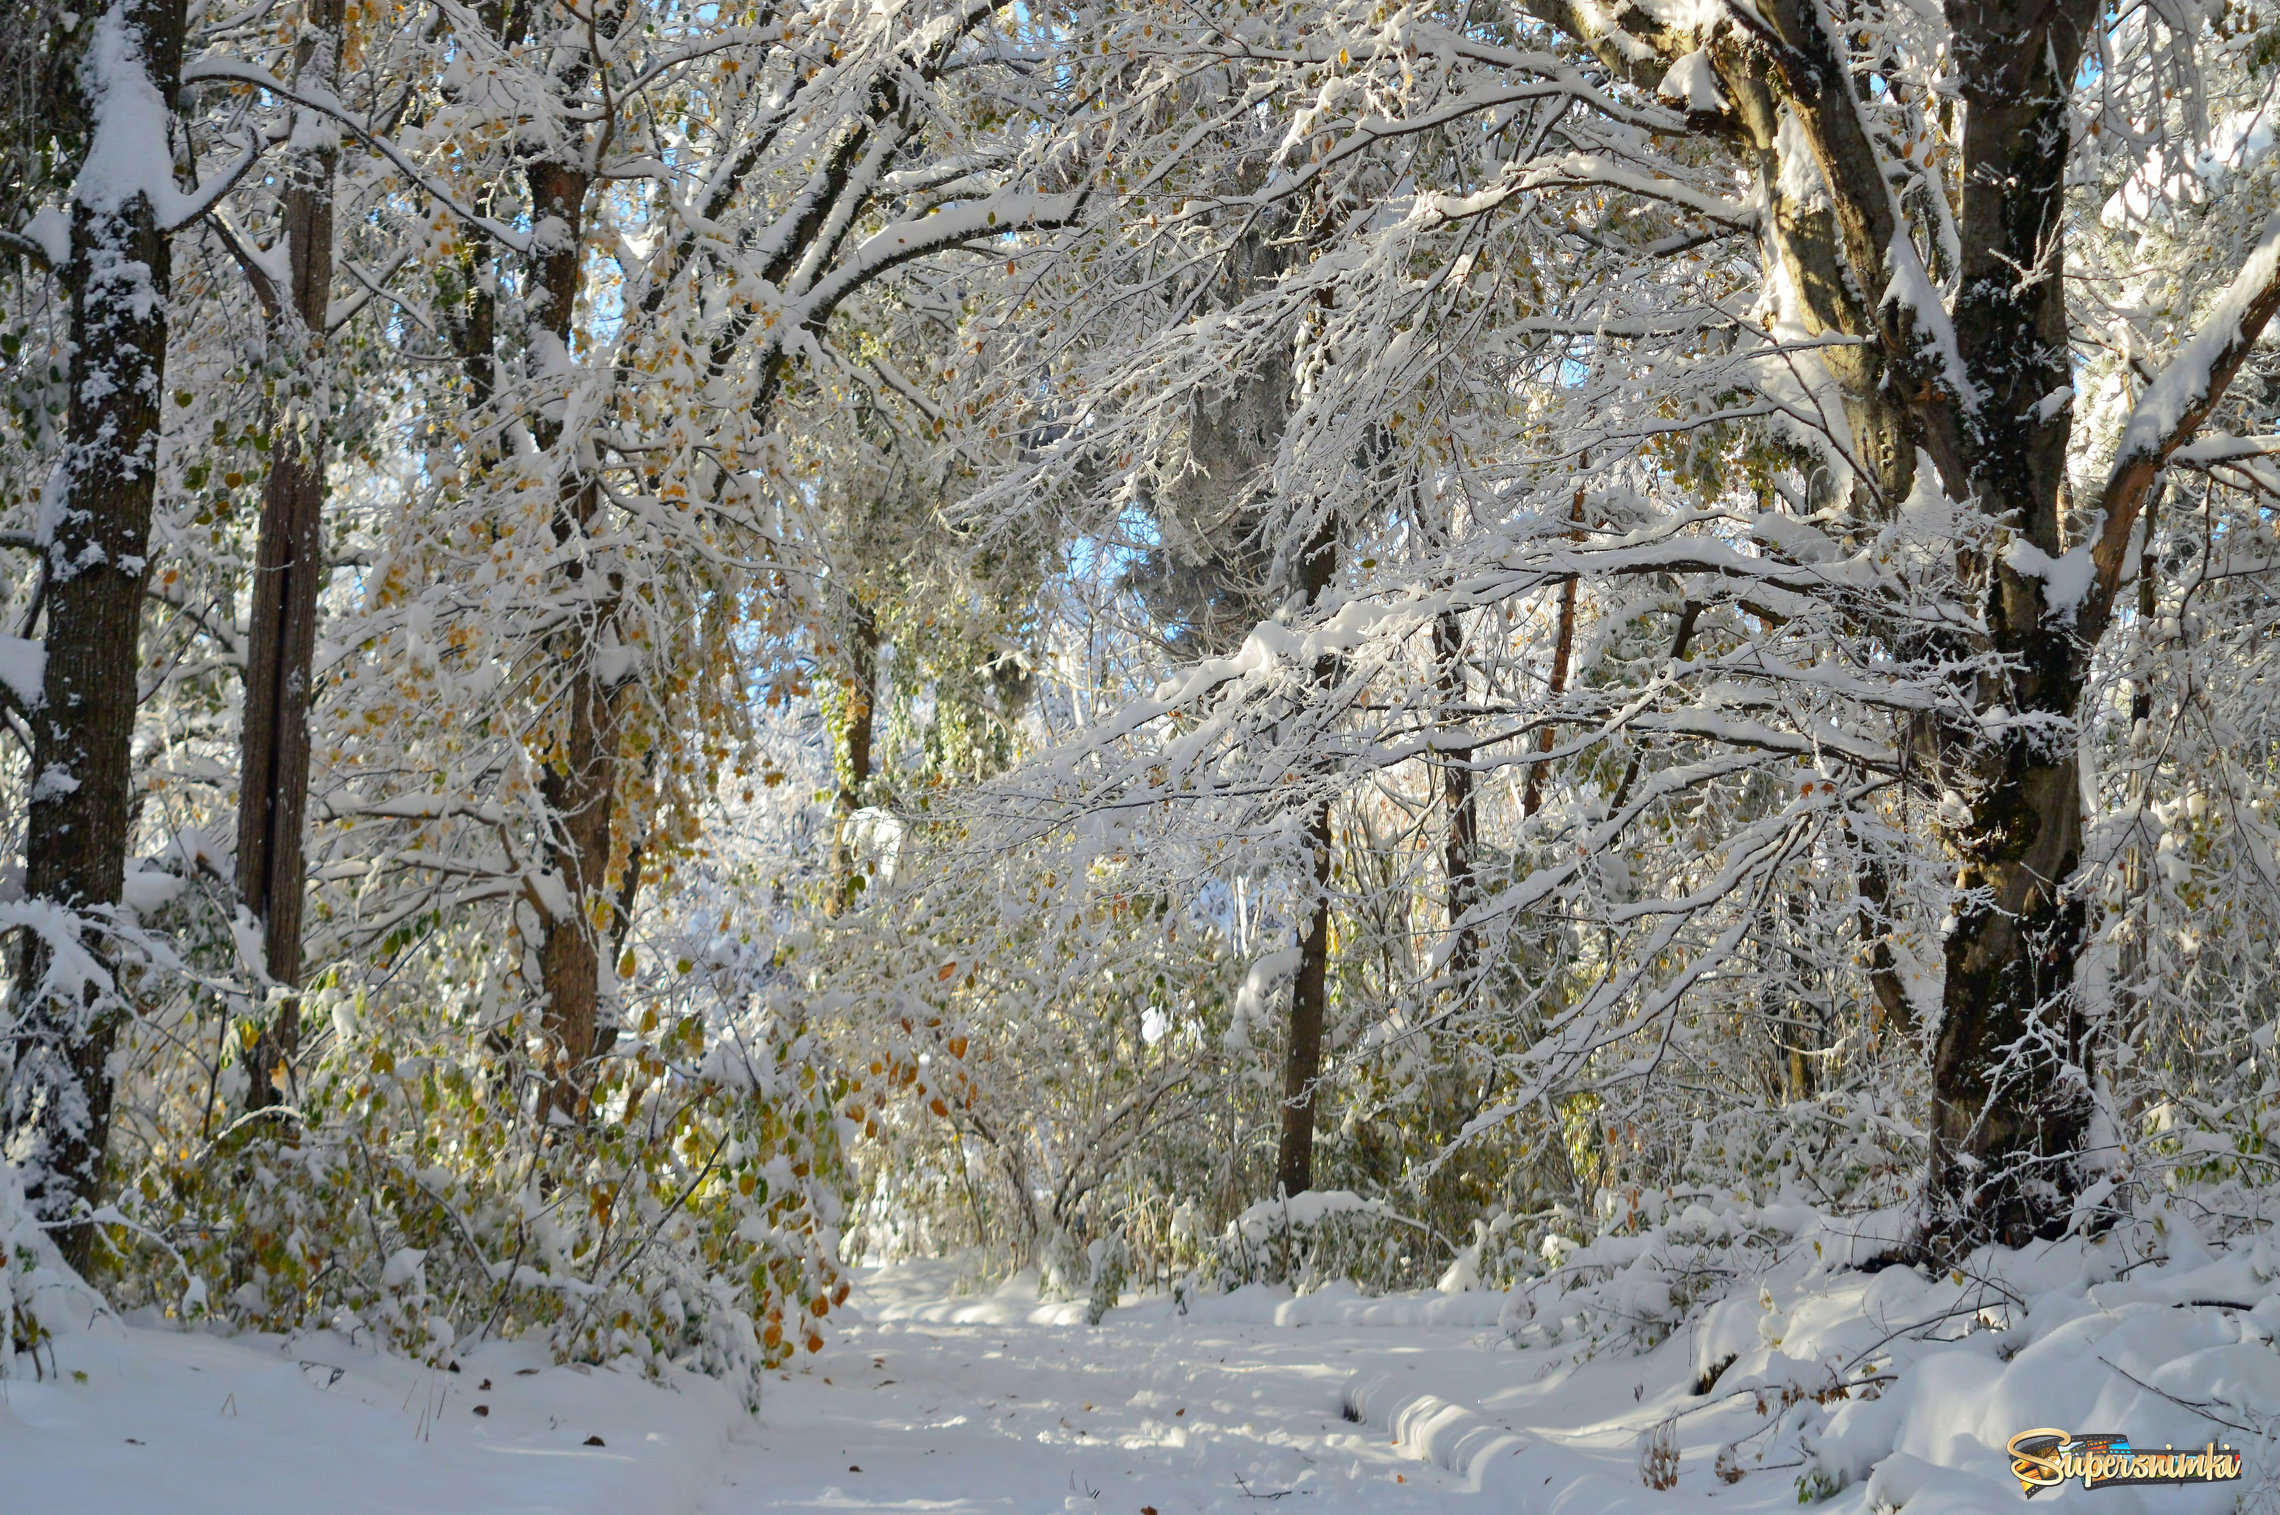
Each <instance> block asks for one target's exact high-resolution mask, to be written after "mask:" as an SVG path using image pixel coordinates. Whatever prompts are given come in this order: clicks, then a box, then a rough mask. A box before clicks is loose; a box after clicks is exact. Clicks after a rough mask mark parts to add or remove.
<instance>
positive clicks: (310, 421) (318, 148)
mask: <svg viewBox="0 0 2280 1515" xmlns="http://www.w3.org/2000/svg"><path fill="white" fill-rule="evenodd" d="M342 9H343V0H310V5H309V8H308V15H307V19H306V21H305V23H304V27H303V31H302V40H301V49H300V58H299V65H300V67H299V72H298V77H299V79H300V80H301V81H302V82H303V84H304V85H305V86H306V87H308V88H310V89H312V90H317V91H322V92H324V93H327V94H330V93H331V92H332V91H333V88H334V79H335V77H336V75H337V74H338V67H337V63H338V59H339V56H340V41H341V20H342ZM306 137H307V141H306V142H305V143H304V144H303V145H299V146H296V147H295V148H294V149H293V150H292V151H291V153H290V154H289V156H288V157H287V159H286V163H285V173H286V189H285V196H284V202H285V203H284V214H283V223H282V226H281V227H280V230H281V231H282V233H283V236H284V241H285V253H286V257H287V268H288V270H289V277H290V280H291V283H290V287H289V288H287V289H285V290H281V291H277V292H275V294H274V295H273V296H272V299H273V304H274V308H273V309H272V311H271V335H272V340H273V341H275V342H276V343H277V344H278V346H279V347H280V348H281V349H282V354H281V355H282V356H284V357H285V359H286V361H287V363H288V364H289V365H290V367H291V369H292V373H293V388H292V390H291V391H290V399H289V401H288V403H287V404H286V406H285V414H284V418H283V424H282V425H280V426H279V427H278V437H277V445H276V447H275V449H274V461H273V462H272V463H271V464H270V469H269V477H268V479H267V480H266V481H264V483H263V486H262V495H261V545H260V549H259V555H258V557H257V559H256V561H255V568H254V580H253V624H252V628H251V629H252V635H251V637H250V638H249V640H248V646H247V652H246V669H245V716H244V721H243V725H242V729H241V733H240V736H239V743H238V855H237V874H238V893H239V895H240V896H241V897H242V898H243V899H244V901H245V903H246V906H247V908H248V909H250V910H252V911H253V913H254V916H255V917H256V918H257V919H258V920H259V921H260V922H261V929H262V950H263V954H264V956H265V958H266V959H267V963H266V966H267V968H268V970H269V976H270V978H272V979H273V980H275V981H276V982H277V983H278V984H280V985H282V986H283V987H285V988H286V989H287V990H292V989H297V988H299V987H300V983H301V907H302V892H303V876H304V874H305V872H306V869H305V867H304V863H303V859H304V856H305V847H304V843H305V841H306V837H305V833H304V823H305V820H306V817H307V813H308V805H309V705H310V700H311V698H312V693H313V692H312V690H311V687H310V674H311V664H312V661H313V659H314V658H315V655H316V645H317V595H318V592H319V590H320V589H321V588H322V587H323V581H324V572H325V565H324V540H323V526H324V508H325V460H326V448H327V426H326V423H327V420H328V413H329V411H330V408H331V403H332V401H331V371H330V360H329V357H328V355H327V353H326V351H325V316H326V310H327V307H328V306H329V305H330V304H331V300H332V275H333V209H332V202H333V171H334V167H335V164H336V162H337V160H338V158H339V150H338V148H337V147H336V146H335V145H334V143H333V139H332V137H331V134H330V133H329V132H324V131H316V132H309V133H307V134H306ZM295 140H296V142H301V138H300V137H298V136H297V137H296V139H295ZM300 1039H301V1038H300V1002H299V1000H298V999H297V998H294V997H290V996H289V997H287V998H286V999H285V1000H284V1001H283V1002H282V1003H281V1004H279V1005H278V1007H277V1010H276V1013H275V1015H274V1017H273V1018H272V1019H271V1021H270V1023H269V1025H268V1027H267V1028H266V1029H265V1030H264V1031H263V1033H262V1036H261V1039H260V1041H259V1042H258V1043H257V1045H256V1047H255V1054H254V1058H253V1066H252V1068H251V1070H250V1072H251V1075H252V1077H251V1082H250V1083H249V1085H248V1088H247V1091H246V1104H247V1107H248V1108H249V1109H263V1108H266V1107H268V1106H271V1105H274V1104H276V1103H278V1102H279V1101H281V1100H283V1099H285V1098H287V1097H288V1094H287V1091H288V1087H289V1085H290V1080H291V1069H292V1063H293V1058H294V1055H295V1054H296V1052H298V1050H299V1048H300Z"/></svg>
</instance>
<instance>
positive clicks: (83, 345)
mask: <svg viewBox="0 0 2280 1515" xmlns="http://www.w3.org/2000/svg"><path fill="white" fill-rule="evenodd" d="M94 25H95V27H96V28H97V32H96V36H95V39H94V43H93V45H91V46H90V48H89V62H88V66H87V74H88V77H86V78H85V79H84V80H83V81H82V82H83V85H84V86H85V87H86V88H87V90H88V94H89V96H90V98H89V100H88V104H89V106H90V107H91V109H92V111H93V112H94V115H93V121H94V131H95V134H96V135H97V137H98V138H100V136H101V135H102V134H103V133H105V132H111V131H125V130H127V127H126V126H124V125H122V124H121V123H119V122H116V121H111V120H106V119H104V116H103V113H102V105H103V101H102V98H101V97H102V96H104V95H105V94H107V93H111V94H116V93H130V92H131V93H135V94H139V93H143V92H145V91H151V92H155V94H156V96H157V97H158V99H159V100H160V101H161V102H162V103H163V106H164V109H165V110H166V111H167V113H168V114H171V113H172V111H173V109H174V96H175V92H176V87H177V81H178V79H179V77H180V74H181V67H182V30H183V15H182V8H181V5H180V3H179V0H121V3H120V4H118V5H117V6H116V7H114V8H113V9H112V10H110V11H108V12H106V13H105V14H104V15H103V16H102V17H101V18H100V19H98V20H97V21H96V22H95V23H94ZM108 28H117V29H118V32H119V34H120V35H119V37H118V38H117V39H110V38H107V37H106V36H105V35H104V30H105V29H108ZM113 40H116V41H117V42H118V43H120V44H122V45H118V46H111V45H107V44H108V43H110V42H111V41H113ZM98 75H101V77H97V76H98ZM138 75H140V76H142V77H137V76H138ZM122 114H131V112H123V113H122ZM136 146H138V147H147V146H148V144H136ZM130 150H131V149H130ZM160 161H162V162H163V161H164V160H163V159H161V160H160ZM62 274H63V283H64V286H65V288H66V290H67V291H68V293H69V297H70V322H71V368H70V382H71V388H70V396H71V400H70V406H71V409H70V415H69V417H68V420H67V422H66V433H65V436H66V441H65V451H64V458H63V461H62V463H61V464H60V466H59V468H58V470H57V476H56V480H55V483H54V485H53V486H52V487H53V489H54V491H55V499H56V503H57V508H56V509H55V510H54V511H53V512H52V513H51V515H50V520H51V521H52V523H53V524H52V528H51V530H50V532H49V534H48V536H47V538H46V540H45V541H44V542H42V544H41V546H42V549H43V552H44V562H43V564H42V570H43V585H42V587H43V593H44V597H45V607H46V614H47V631H46V654H47V663H46V668H45V672H44V675H43V678H42V681H41V688H40V694H41V698H40V702H39V704H38V706H37V707H36V708H35V709H34V710H33V711H32V712H31V725H32V733H33V738H32V742H33V745H32V761H31V769H30V773H31V793H30V797H29V805H28V807H27V814H26V822H25V837H24V863H25V876H24V892H25V894H26V896H27V898H28V899H29V900H30V901H32V902H33V903H34V904H35V905H36V906H41V907H47V908H50V909H52V910H54V911H55V912H56V916H55V917H54V925H53V930H54V931H55V932H56V933H57V935H55V936H50V935H48V934H46V933H45V932H43V931H27V932H26V933H25V934H24V935H25V940H24V946H23V950H22V956H21V959H20V963H19V972H18V978H17V989H16V1007H17V1008H16V1013H17V1024H16V1027H15V1031H14V1042H15V1046H14V1058H13V1067H12V1069H11V1072H10V1077H9V1085H8V1090H7V1112H6V1113H7V1125H8V1128H9V1131H10V1141H9V1144H10V1146H11V1147H12V1148H13V1149H14V1151H15V1153H17V1154H20V1155H21V1156H23V1157H28V1158H29V1162H28V1163H27V1164H26V1166H27V1168H28V1169H29V1174H28V1177H29V1183H28V1185H27V1187H28V1189H29V1190H30V1197H31V1200H32V1203H33V1206H34V1208H35V1210H36V1212H37V1213H38V1214H39V1215H40V1216H41V1217H42V1218H43V1219H44V1220H46V1221H47V1222H49V1223H51V1224H53V1223H55V1222H58V1221H63V1220H65V1219H66V1218H68V1217H70V1216H72V1215H74V1214H75V1213H77V1212H79V1211H81V1210H82V1208H83V1207H88V1206H92V1205H93V1204H94V1202H95V1200H96V1197H97V1192H98V1189H99V1187H100V1185H101V1182H102V1176H103V1175H102V1168H103V1160H104V1153H105V1150H106V1147H107V1144H108V1140H109V1135H110V1123H111V1097H112V1080H111V1071H110V1067H109V1063H110V1058H111V1053H112V1049H113V1046H114V1044H115V1042H116V1039H117V1035H118V1026H119V1017H120V1014H121V1010H120V1005H119V999H118V992H117V988H116V984H115V980H114V983H113V984H112V985H109V986H106V985H103V984H100V983H97V982H92V981H88V982H82V981H80V979H79V978H78V977H76V976H74V975H73V973H72V971H71V968H70V954H69V953H68V952H59V951H58V950H57V948H58V946H59V945H61V941H60V938H62V937H66V936H68V935H70V934H71V933H72V932H74V931H75V930H76V929H80V928H79V927H78V926H75V925H73V924H70V923H69V920H70V916H72V915H76V916H77V917H78V918H79V921H80V922H82V923H85V922H89V921H93V922H95V923H96V924H95V931H96V932H97V934H98V941H97V944H96V945H95V952H94V955H95V958H96V962H97V964H98V965H99V967H100V968H101V969H102V970H104V971H105V972H108V973H112V974H115V972H116V964H117V959H116V957H115V955H113V954H112V953H110V952H109V951H108V950H107V949H105V948H104V947H103V946H101V945H100V933H101V931H102V930H103V927H102V925H101V924H100V920H101V917H103V916H105V915H107V914H109V913H111V912H112V911H114V910H115V909H116V907H117V905H118V902H119V895H120V889H121V885H122V883H123V881H124V878H125V873H126V854H127V843H128V827H129V816H130V809H131V801H132V795H133V787H134V783H133V765H132V761H131V748H132V740H133V735H134V724H135V704H136V692H137V690H136V679H137V674H138V672H139V669H140V657H139V646H140V636H139V633H140V629H141V623H142V602H143V586H144V582H145V580H146V579H147V577H148V575H149V561H148V554H149V548H150V521H151V506H152V500H153V495H154V491H155V486H156V483H157V475H158V443H159V414H158V406H159V396H160V394H161V393H162V392H163V388H164V380H165V362H166V333H167V321H166V296H167V288H168V281H169V266H168V247H167V238H166V230H165V228H164V227H163V226H162V225H161V223H160V221H159V211H158V207H157V206H155V205H154V204H153V203H152V197H151V193H150V191H149V189H148V188H146V187H143V186H130V185H125V184H106V185H97V186H93V187H89V186H84V185H82V186H80V187H78V188H77V189H76V190H75V203H74V204H73V206H72V207H71V249H70V256H69V260H68V262H67V263H66V265H65V267H64V269H63V270H62ZM93 1239H94V1237H93V1227H92V1226H88V1225H82V1224H70V1225H65V1226H63V1227H62V1228H61V1230H60V1232H59V1233H58V1237H57V1240H58V1242H59V1243H60V1245H61V1246H62V1248H63V1253H64V1256H65V1257H66V1258H67V1259H69V1260H70V1261H71V1262H72V1263H74V1264H75V1265H84V1264H85V1263H86V1262H87V1261H88V1257H89V1253H90V1250H91V1247H92V1245H93Z"/></svg>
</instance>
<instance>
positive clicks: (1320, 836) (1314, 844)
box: [1275, 800, 1330, 1197]
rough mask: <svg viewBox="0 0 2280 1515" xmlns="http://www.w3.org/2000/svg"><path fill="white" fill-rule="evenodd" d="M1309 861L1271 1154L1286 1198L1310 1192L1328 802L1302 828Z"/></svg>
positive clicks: (1326, 966) (1323, 1003)
mask: <svg viewBox="0 0 2280 1515" xmlns="http://www.w3.org/2000/svg"><path fill="white" fill-rule="evenodd" d="M1306 844H1307V850H1308V852H1309V853H1310V854H1311V855H1312V857H1313V861H1314V909H1313V912H1312V913H1311V914H1310V915H1309V916H1308V917H1307V925H1306V935H1305V936H1304V937H1303V938H1302V939H1301V940H1300V942H1299V944H1298V953H1299V956H1298V974H1297V977H1295V978H1294V979H1292V981H1291V986H1290V1035H1289V1037H1288V1039H1287V1040H1286V1041H1285V1043H1284V1046H1283V1100H1282V1133H1281V1140H1280V1141H1279V1143H1278V1144H1277V1146H1276V1151H1275V1188H1276V1189H1277V1190H1278V1191H1280V1192H1281V1193H1282V1194H1283V1195H1285V1196H1286V1197H1287V1196H1289V1195H1292V1194H1304V1193H1305V1192H1306V1191H1307V1190H1309V1189H1311V1188H1313V1187H1314V1095H1315V1086H1316V1084H1317V1083H1318V1082H1319V1081H1320V1079H1321V1076H1322V1027H1323V1023H1324V1020H1325V1019H1326V1015H1327V1012H1328V1009H1329V999H1330V802H1329V801H1328V800H1323V801H1321V802H1319V803H1318V804H1317V805H1316V806H1315V807H1314V813H1313V814H1312V815H1311V816H1309V817H1308V818H1307V823H1306Z"/></svg>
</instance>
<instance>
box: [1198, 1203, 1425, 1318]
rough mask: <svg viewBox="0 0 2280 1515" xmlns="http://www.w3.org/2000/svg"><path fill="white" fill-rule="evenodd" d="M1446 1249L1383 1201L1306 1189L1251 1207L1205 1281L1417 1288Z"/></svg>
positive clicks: (1225, 1285) (1232, 1228)
mask: <svg viewBox="0 0 2280 1515" xmlns="http://www.w3.org/2000/svg"><path fill="white" fill-rule="evenodd" d="M1448 1250H1449V1249H1448V1248H1447V1246H1446V1245H1444V1244H1440V1239H1439V1238H1436V1237H1435V1236H1434V1235H1433V1233H1432V1231H1431V1230H1430V1229H1429V1228H1428V1227H1426V1226H1424V1225H1422V1224H1420V1223H1419V1222H1417V1221H1415V1220H1412V1219H1411V1218H1409V1217H1408V1216H1406V1215H1403V1214H1401V1213H1400V1212H1399V1211H1398V1210H1396V1209H1395V1208H1394V1207H1393V1206H1392V1205H1390V1204H1387V1203H1386V1202H1385V1201H1383V1200H1375V1199H1366V1198H1364V1197H1363V1196H1361V1195H1359V1194H1356V1193H1353V1192H1352V1191H1351V1190H1346V1189H1313V1190H1309V1191H1308V1192H1306V1193H1304V1194H1297V1195H1292V1196H1290V1197H1289V1198H1287V1199H1282V1198H1278V1199H1266V1200H1261V1201H1259V1202H1258V1203H1257V1204H1255V1205H1252V1206H1250V1207H1249V1208H1248V1209H1246V1210H1244V1211H1243V1212H1242V1213H1241V1214H1239V1215H1237V1216H1236V1217H1235V1218H1234V1220H1232V1221H1230V1222H1229V1223H1228V1225H1227V1229H1226V1231H1225V1232H1223V1233H1222V1234H1221V1236H1220V1238H1219V1242H1218V1245H1217V1247H1216V1249H1215V1250H1214V1255H1213V1257H1212V1260H1211V1263H1210V1264H1209V1266H1208V1268H1207V1269H1206V1271H1205V1273H1204V1281H1205V1282H1207V1283H1209V1284H1211V1285H1212V1286H1214V1287H1216V1288H1219V1289H1222V1290H1226V1289H1234V1288H1240V1287H1241V1286H1242V1285H1244V1284H1253V1283H1279V1284H1288V1285H1289V1286H1290V1287H1291V1288H1293V1289H1295V1290H1297V1291H1299V1292H1300V1293H1305V1292H1306V1291H1307V1290H1309V1289H1317V1288H1320V1287H1321V1286H1322V1285H1324V1284H1327V1283H1330V1282H1332V1281H1334V1280H1343V1281H1346V1282H1349V1283H1353V1284H1357V1285H1359V1286H1360V1287H1361V1288H1363V1289H1365V1290H1368V1291H1371V1292H1384V1291H1387V1290H1392V1289H1409V1288H1419V1287H1422V1286H1424V1285H1425V1284H1428V1283H1431V1282H1432V1281H1433V1278H1434V1276H1435V1275H1436V1274H1438V1273H1439V1272H1440V1271H1441V1259H1443V1258H1444V1257H1446V1255H1447V1253H1448Z"/></svg>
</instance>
